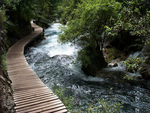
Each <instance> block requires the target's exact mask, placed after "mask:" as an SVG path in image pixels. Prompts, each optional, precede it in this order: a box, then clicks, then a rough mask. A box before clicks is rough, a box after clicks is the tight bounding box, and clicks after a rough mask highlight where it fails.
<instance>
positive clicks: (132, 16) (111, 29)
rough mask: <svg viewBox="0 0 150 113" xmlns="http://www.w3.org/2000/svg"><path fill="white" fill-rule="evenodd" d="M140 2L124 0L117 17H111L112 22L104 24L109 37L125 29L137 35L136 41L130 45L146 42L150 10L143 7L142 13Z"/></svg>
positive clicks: (148, 37)
mask: <svg viewBox="0 0 150 113" xmlns="http://www.w3.org/2000/svg"><path fill="white" fill-rule="evenodd" d="M142 7H144V6H141V2H139V1H138V2H137V1H134V0H130V1H124V2H123V5H122V8H121V10H120V12H119V13H118V15H117V18H111V19H110V21H111V22H113V23H114V24H112V25H111V24H110V26H106V32H107V34H108V35H109V37H110V38H115V37H114V36H118V33H119V32H120V31H123V30H125V31H127V32H129V33H130V35H132V36H137V37H139V38H138V39H137V40H136V41H138V42H140V44H138V43H136V44H133V45H132V46H136V47H139V46H141V45H143V44H144V43H147V42H148V40H149V39H150V35H149V34H150V30H149V29H150V16H149V14H150V12H149V11H148V10H147V9H145V11H144V13H143V12H141V9H143V8H142Z"/></svg>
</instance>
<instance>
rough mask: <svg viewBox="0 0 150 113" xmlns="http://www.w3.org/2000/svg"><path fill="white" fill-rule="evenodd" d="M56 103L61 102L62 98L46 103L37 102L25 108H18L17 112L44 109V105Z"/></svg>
mask: <svg viewBox="0 0 150 113" xmlns="http://www.w3.org/2000/svg"><path fill="white" fill-rule="evenodd" d="M56 104H61V102H60V100H53V101H49V102H46V103H40V104H37V105H34V107H33V106H28V107H25V108H22V109H17V110H16V111H17V112H25V111H26V112H29V111H30V112H31V111H32V110H34V111H35V110H39V109H42V108H43V107H44V106H47V105H48V106H53V105H56Z"/></svg>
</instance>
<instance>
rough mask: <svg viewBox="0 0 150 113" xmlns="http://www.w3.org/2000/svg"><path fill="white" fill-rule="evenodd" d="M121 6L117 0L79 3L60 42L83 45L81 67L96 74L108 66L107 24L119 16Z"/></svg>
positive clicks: (63, 31) (63, 30)
mask: <svg viewBox="0 0 150 113" xmlns="http://www.w3.org/2000/svg"><path fill="white" fill-rule="evenodd" d="M120 7H121V5H120V3H118V2H115V0H105V1H104V0H84V1H82V3H80V4H78V5H77V8H75V9H74V10H73V11H72V12H71V14H73V17H72V19H71V20H70V21H69V22H68V24H67V26H64V27H62V28H61V29H62V34H60V36H59V37H60V38H59V41H60V42H62V43H66V42H71V43H74V44H77V45H78V46H80V47H82V50H81V51H79V53H78V59H79V60H80V61H81V64H82V69H83V70H84V71H86V72H87V74H90V75H94V74H95V73H96V71H98V70H99V69H101V68H103V67H105V66H106V65H107V63H106V62H105V60H104V57H103V53H102V49H103V46H104V42H105V38H106V35H105V26H106V25H108V24H110V21H109V20H110V19H111V18H112V17H116V15H117V11H118V10H119V9H120Z"/></svg>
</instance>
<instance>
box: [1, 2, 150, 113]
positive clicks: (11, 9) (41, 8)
mask: <svg viewBox="0 0 150 113" xmlns="http://www.w3.org/2000/svg"><path fill="white" fill-rule="evenodd" d="M31 20H34V22H36V23H37V24H38V25H40V26H42V27H43V28H47V27H49V23H52V22H55V21H56V20H57V21H59V22H60V23H61V24H63V25H62V26H61V28H60V29H61V34H60V35H59V39H58V42H60V43H62V44H64V43H67V42H70V43H72V44H73V45H76V46H79V47H80V48H81V49H80V51H78V57H77V61H76V62H80V63H81V65H82V66H81V68H82V70H83V71H84V72H85V73H86V74H87V75H89V76H99V77H101V75H100V70H101V69H103V68H106V67H108V66H109V67H111V66H112V67H116V66H118V64H117V63H116V62H119V61H123V63H124V64H126V70H127V71H128V72H130V73H136V72H139V73H140V74H141V76H138V77H136V78H134V77H130V76H129V75H126V76H125V77H124V79H127V80H128V81H131V80H134V79H135V80H137V79H138V80H141V81H142V80H150V49H149V47H150V3H149V0H0V47H1V50H0V55H1V58H0V64H1V66H0V67H1V73H0V74H1V75H2V77H0V83H1V84H3V86H5V85H6V84H7V85H8V86H7V88H6V90H5V91H4V90H3V87H0V90H1V91H0V95H5V94H4V93H7V92H11V91H9V90H10V89H9V88H8V87H11V86H10V84H11V80H9V77H8V76H7V66H6V63H5V54H6V52H7V50H8V49H9V47H10V46H12V45H13V44H14V43H16V42H17V41H18V40H19V39H21V38H23V37H24V36H26V35H28V34H30V33H31V32H32V30H33V29H32V28H31V25H30V21H31ZM137 51H141V53H140V54H139V56H135V57H134V58H133V59H130V58H128V56H129V55H130V54H131V53H135V52H137ZM127 58H128V60H126V59H127ZM4 81H6V84H5V83H4ZM11 93H12V92H11ZM9 94H10V93H9ZM9 96H10V95H9ZM9 96H8V97H9ZM0 101H1V103H0V109H1V111H2V112H14V111H13V106H14V105H10V104H8V105H4V103H6V102H5V101H7V97H5V96H1V98H0ZM9 101H11V102H8V103H11V104H13V102H12V101H13V100H12V99H10V100H9ZM1 111H0V112H1Z"/></svg>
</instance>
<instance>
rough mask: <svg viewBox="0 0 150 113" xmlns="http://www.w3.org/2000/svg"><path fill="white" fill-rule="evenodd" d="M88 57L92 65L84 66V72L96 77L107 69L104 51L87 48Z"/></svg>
mask: <svg viewBox="0 0 150 113" xmlns="http://www.w3.org/2000/svg"><path fill="white" fill-rule="evenodd" d="M87 50H88V52H87V54H86V55H87V56H89V58H90V64H88V65H86V66H85V65H82V70H83V71H84V72H85V73H86V74H87V75H90V76H96V74H97V72H98V71H99V70H101V69H102V68H105V67H107V62H106V61H105V59H104V56H103V53H102V51H100V50H99V49H96V50H94V49H93V48H92V47H87V48H85V51H87Z"/></svg>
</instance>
